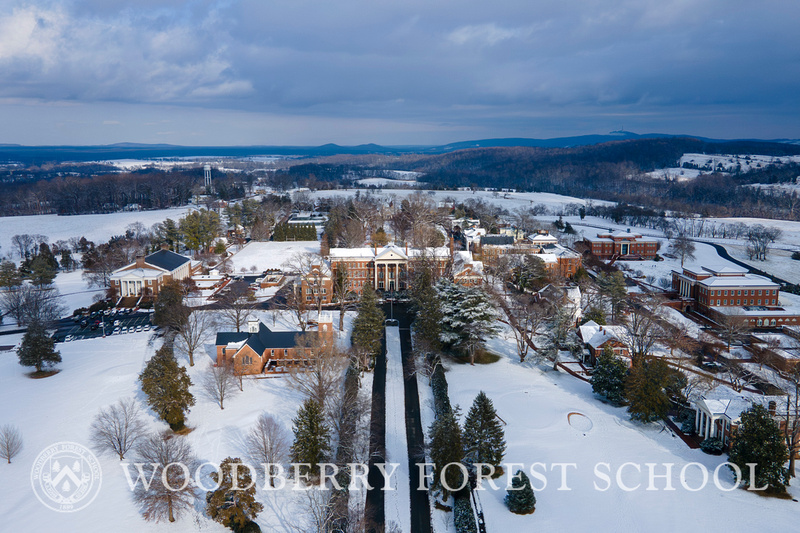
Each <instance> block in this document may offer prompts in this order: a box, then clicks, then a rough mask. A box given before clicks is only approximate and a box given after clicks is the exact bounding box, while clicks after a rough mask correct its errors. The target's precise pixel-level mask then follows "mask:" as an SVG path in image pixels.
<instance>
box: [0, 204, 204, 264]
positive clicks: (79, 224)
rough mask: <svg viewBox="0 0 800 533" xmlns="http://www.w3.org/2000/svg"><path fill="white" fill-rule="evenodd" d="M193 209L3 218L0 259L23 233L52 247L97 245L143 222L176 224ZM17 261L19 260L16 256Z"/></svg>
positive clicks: (0, 234)
mask: <svg viewBox="0 0 800 533" xmlns="http://www.w3.org/2000/svg"><path fill="white" fill-rule="evenodd" d="M190 209H192V208H190V207H188V206H187V207H176V208H172V209H159V210H155V211H126V212H120V213H107V214H102V215H74V216H58V215H31V216H19V217H2V218H0V227H2V230H1V231H0V255H4V256H5V255H8V254H10V253H14V250H13V247H12V244H11V238H12V237H13V236H14V235H21V234H23V233H30V234H37V233H38V234H41V235H46V236H47V237H48V238H49V239H50V241H49V242H51V243H53V242H56V241H58V240H65V241H66V240H68V239H69V238H71V237H86V238H87V239H89V240H90V241H94V242H95V243H98V244H99V243H101V242H106V241H107V240H108V239H110V238H111V237H112V236H114V235H123V234H124V233H125V228H127V227H128V226H129V225H130V224H133V223H134V222H141V223H142V224H144V225H145V227H147V228H149V227H150V226H152V225H153V224H156V223H157V222H163V221H164V220H165V219H167V218H171V219H173V220H175V221H177V220H178V219H179V218H181V217H182V216H183V215H185V214H186V213H187V212H189V210H190ZM14 260H15V261H17V260H19V257H17V256H16V255H15V257H14Z"/></svg>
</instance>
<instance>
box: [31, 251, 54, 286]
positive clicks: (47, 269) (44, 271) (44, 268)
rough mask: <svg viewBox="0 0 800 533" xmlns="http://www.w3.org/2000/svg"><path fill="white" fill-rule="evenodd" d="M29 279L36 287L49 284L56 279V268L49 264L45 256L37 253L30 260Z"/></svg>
mask: <svg viewBox="0 0 800 533" xmlns="http://www.w3.org/2000/svg"><path fill="white" fill-rule="evenodd" d="M30 279H31V283H33V284H34V285H36V286H37V287H44V286H45V285H50V284H52V283H53V280H54V279H56V269H55V268H53V267H52V266H51V264H50V261H48V259H47V257H43V256H41V255H37V256H36V257H34V258H33V260H32V261H31V262H30Z"/></svg>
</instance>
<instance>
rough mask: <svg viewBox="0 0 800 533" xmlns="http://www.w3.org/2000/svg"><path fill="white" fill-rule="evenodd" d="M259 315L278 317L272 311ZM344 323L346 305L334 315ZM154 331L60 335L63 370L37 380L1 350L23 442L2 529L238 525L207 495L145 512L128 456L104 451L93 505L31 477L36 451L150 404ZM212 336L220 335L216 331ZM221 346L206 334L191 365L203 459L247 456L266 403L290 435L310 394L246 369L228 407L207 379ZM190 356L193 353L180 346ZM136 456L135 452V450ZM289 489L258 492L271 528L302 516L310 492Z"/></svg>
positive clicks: (2, 485) (2, 410)
mask: <svg viewBox="0 0 800 533" xmlns="http://www.w3.org/2000/svg"><path fill="white" fill-rule="evenodd" d="M258 316H259V317H260V318H261V319H262V320H263V321H264V322H265V323H266V324H268V325H269V326H270V327H273V323H272V316H273V315H272V313H268V312H261V313H259V314H258ZM334 318H335V320H334V327H335V326H336V325H338V315H337V316H335V317H334ZM351 319H352V317H351V316H347V317H346V320H345V332H344V333H343V335H342V336H341V339H340V342H341V343H342V347H346V346H347V345H348V344H349V336H350V329H351ZM287 328H291V322H290V317H289V314H288V313H286V314H278V315H277V325H276V329H278V330H280V329H287ZM151 338H152V337H151V336H150V334H149V333H134V334H128V335H116V336H111V337H107V338H105V339H93V340H83V341H75V342H70V343H64V344H57V345H56V347H57V349H58V350H59V351H60V352H61V356H62V358H63V362H62V363H61V364H60V365H58V368H60V369H61V372H59V373H58V374H56V375H55V376H52V377H49V378H45V379H38V380H33V379H29V378H28V377H26V376H25V373H26V372H28V370H29V369H27V368H24V367H22V366H20V365H19V363H18V359H17V355H16V352H15V351H4V352H0V425H3V424H13V425H16V426H18V427H19V429H20V431H21V433H22V437H23V441H24V448H23V450H22V452H21V453H20V454H19V455H18V456H17V457H16V458H15V459H14V461H13V462H12V464H10V465H6V464H2V465H0V467H2V468H0V479H2V482H0V516H2V517H3V526H2V528H0V529H2V530H3V531H60V532H61V531H63V532H88V531H117V532H120V533H125V532H131V533H138V532H167V531H169V532H173V533H175V532H181V533H189V532H195V531H199V530H202V531H209V532H219V533H223V532H225V531H230V530H229V529H227V528H225V527H223V526H221V525H219V524H216V523H215V522H211V521H209V520H208V519H206V518H205V517H204V516H203V507H204V502H201V501H200V500H198V501H197V503H196V506H195V509H194V510H193V511H192V512H190V513H187V514H185V515H184V516H183V517H182V518H180V519H178V521H177V522H175V523H174V524H169V523H161V524H156V523H150V522H145V521H144V520H143V519H142V517H141V516H140V514H139V512H138V510H137V508H136V506H135V505H134V503H133V501H132V499H131V496H130V490H129V488H128V484H127V481H126V480H125V476H124V474H123V471H122V469H121V467H120V464H119V460H117V459H115V458H113V457H109V456H99V457H98V459H99V461H100V465H101V468H102V486H101V489H100V492H99V495H98V496H97V499H96V500H95V501H94V502H93V503H91V504H90V505H89V506H88V507H87V508H86V509H84V510H82V511H78V512H73V513H59V512H55V511H51V510H50V509H48V508H46V507H44V506H43V505H42V503H40V502H39V501H38V500H37V498H36V497H35V495H34V493H33V490H32V487H31V478H30V474H31V467H32V465H33V462H34V459H35V458H36V456H37V455H38V454H39V452H41V451H42V450H43V449H45V448H46V447H47V446H49V445H51V444H54V443H57V442H62V441H71V442H75V443H78V444H82V445H84V446H87V445H88V444H89V427H90V425H91V422H92V419H93V418H94V416H95V414H96V413H97V411H98V410H99V409H100V408H101V407H106V406H108V405H110V404H112V403H114V402H116V401H117V400H118V399H120V398H126V397H133V398H135V399H136V401H137V402H138V403H139V404H140V406H142V407H143V408H145V404H144V401H145V398H144V395H143V393H142V392H141V391H140V389H139V386H138V382H137V378H138V375H139V373H140V372H141V371H142V369H143V368H144V364H145V362H146V361H147V359H149V358H150V357H151V356H152V354H153V353H154V352H155V349H156V348H157V347H158V346H159V345H160V339H159V340H157V341H156V342H154V343H152V344H151V342H150V341H151ZM20 339H21V335H12V336H6V337H4V338H3V340H2V343H3V344H15V343H19V341H20ZM207 342H213V338H211V339H209V340H208V341H207ZM213 354H215V349H214V346H213V344H206V345H205V350H204V353H201V354H198V355H195V366H194V367H188V366H187V369H188V370H189V374H190V376H191V378H192V382H193V383H194V385H193V386H192V389H191V391H192V393H193V394H194V396H195V399H196V401H197V404H196V405H195V406H194V407H193V408H192V409H191V411H190V413H189V416H188V418H187V425H188V426H189V427H192V428H194V431H192V432H191V433H190V434H188V435H187V436H186V437H183V438H186V439H187V441H188V442H189V443H190V444H191V445H192V448H193V450H194V452H195V454H196V455H197V456H198V458H199V459H201V460H203V461H212V462H219V461H221V460H222V459H224V458H225V457H227V456H233V457H244V451H245V450H244V446H243V437H244V436H245V435H246V433H247V432H248V431H249V429H250V428H251V427H252V425H253V424H254V423H255V421H256V419H257V418H258V416H259V415H260V414H261V413H262V412H264V411H266V412H268V413H269V414H271V415H272V416H274V417H275V418H276V419H277V420H278V421H279V422H280V423H281V424H282V425H283V426H284V427H285V429H286V431H287V432H288V434H289V436H290V439H291V427H292V418H294V416H295V413H296V411H297V408H298V407H299V405H300V403H301V402H302V400H303V398H302V396H301V394H300V393H298V392H296V391H294V390H292V389H291V388H289V387H288V385H287V381H286V379H285V378H282V377H278V378H272V379H246V380H245V382H244V392H241V393H239V394H236V395H234V396H232V397H230V398H229V399H227V400H226V401H225V409H224V410H220V408H219V405H218V404H216V403H215V402H214V401H212V400H211V399H210V398H208V396H207V395H206V394H205V393H204V392H203V391H202V388H201V387H200V385H199V384H200V383H201V378H202V374H203V372H204V370H205V369H206V368H207V367H208V365H209V364H210V363H211V362H212V355H213ZM177 357H178V360H179V362H181V364H186V365H188V361H186V358H185V356H183V355H181V354H178V355H177ZM145 418H146V420H147V422H148V425H149V426H150V428H151V429H152V430H153V431H162V430H164V429H166V424H164V423H163V422H161V421H159V420H158V419H157V418H156V417H155V415H154V414H153V413H152V412H150V411H149V410H147V409H145ZM130 457H131V458H133V455H131V456H130ZM291 488H292V483H291V482H289V483H287V486H286V488H285V489H282V490H275V491H264V490H261V489H259V491H258V494H257V499H258V500H259V501H260V502H262V503H263V504H264V511H263V512H262V513H261V515H260V516H259V517H258V520H257V521H258V523H259V525H260V526H261V529H262V531H265V532H267V531H277V532H287V533H288V532H291V531H294V529H293V525H296V524H297V518H298V517H299V516H303V515H304V511H303V505H304V504H303V503H302V496H303V493H300V492H295V491H292V490H291Z"/></svg>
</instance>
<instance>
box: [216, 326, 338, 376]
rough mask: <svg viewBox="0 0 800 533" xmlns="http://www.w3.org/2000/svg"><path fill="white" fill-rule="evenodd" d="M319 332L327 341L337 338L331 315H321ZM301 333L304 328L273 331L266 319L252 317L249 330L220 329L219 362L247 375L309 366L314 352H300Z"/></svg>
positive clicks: (217, 339)
mask: <svg viewBox="0 0 800 533" xmlns="http://www.w3.org/2000/svg"><path fill="white" fill-rule="evenodd" d="M312 333H313V332H312ZM316 333H317V334H318V335H320V336H321V337H323V338H324V339H325V342H334V341H333V323H332V320H331V318H330V316H328V315H325V314H323V315H321V317H320V319H319V321H318V324H317V332H316ZM301 334H302V332H301V331H272V330H271V329H270V328H268V327H267V326H266V325H264V323H263V322H260V321H258V320H251V321H249V322H248V323H247V331H241V332H219V333H217V338H216V342H215V344H216V347H217V365H218V366H219V365H224V364H231V363H232V364H233V365H234V368H235V370H236V372H237V373H239V374H243V375H253V374H278V373H283V372H287V371H288V370H289V368H290V367H305V366H309V365H311V364H313V354H310V353H298V350H301V351H302V350H303V349H302V348H298V347H297V341H298V336H299V335H301Z"/></svg>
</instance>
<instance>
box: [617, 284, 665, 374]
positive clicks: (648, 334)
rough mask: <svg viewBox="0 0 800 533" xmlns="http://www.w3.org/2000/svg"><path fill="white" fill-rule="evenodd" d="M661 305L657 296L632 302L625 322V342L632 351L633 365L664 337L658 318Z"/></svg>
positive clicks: (636, 364)
mask: <svg viewBox="0 0 800 533" xmlns="http://www.w3.org/2000/svg"><path fill="white" fill-rule="evenodd" d="M659 305H660V301H659V300H658V298H657V297H655V296H644V297H642V298H636V299H635V300H632V301H631V303H630V312H629V313H628V316H627V319H626V321H625V324H624V326H625V333H626V335H625V337H626V338H625V339H624V342H625V344H627V345H628V349H629V350H630V352H631V361H632V363H633V366H638V365H639V364H640V363H642V362H643V361H644V360H645V358H647V357H648V356H649V355H650V354H651V353H652V351H653V347H654V346H655V344H656V342H658V340H659V339H661V338H662V337H663V329H662V328H661V325H660V324H659V322H658V320H657V316H658V308H659Z"/></svg>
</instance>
